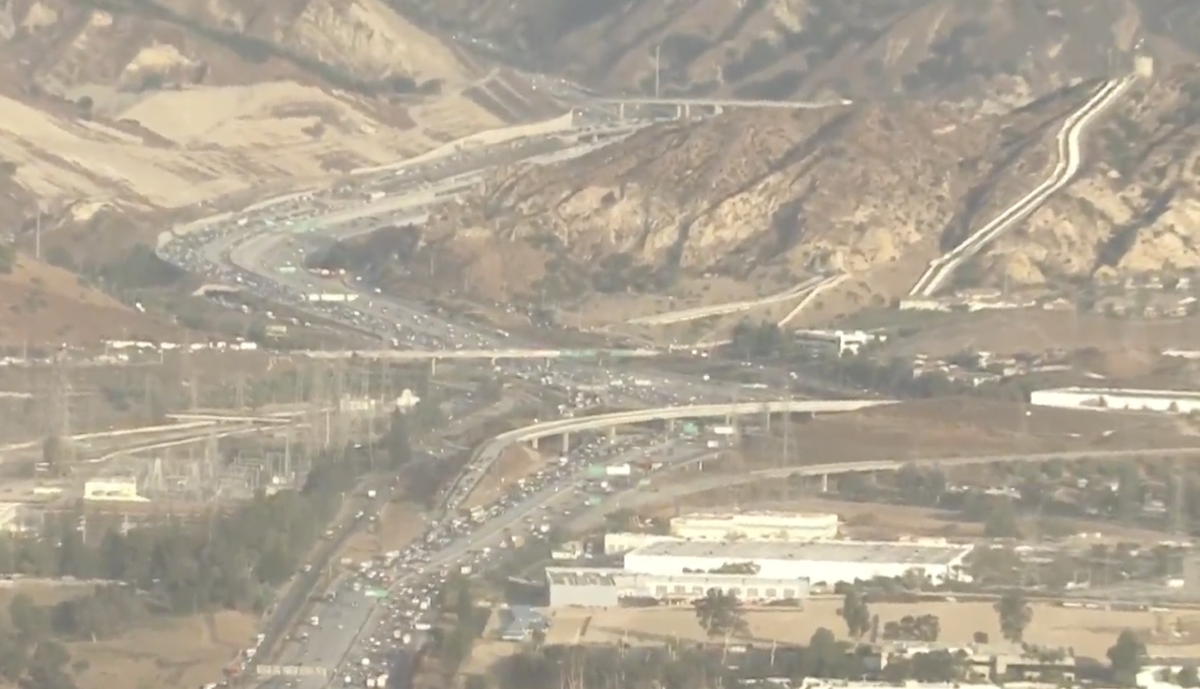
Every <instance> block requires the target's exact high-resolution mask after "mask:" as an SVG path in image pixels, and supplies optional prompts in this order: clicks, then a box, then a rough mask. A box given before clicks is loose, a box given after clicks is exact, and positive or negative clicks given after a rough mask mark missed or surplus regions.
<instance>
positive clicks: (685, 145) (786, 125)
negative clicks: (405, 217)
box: [425, 85, 1090, 303]
mask: <svg viewBox="0 0 1200 689" xmlns="http://www.w3.org/2000/svg"><path fill="white" fill-rule="evenodd" d="M1089 92H1090V88H1089V85H1081V86H1080V87H1077V88H1074V89H1069V90H1067V91H1064V92H1060V93H1056V94H1055V95H1053V96H1048V97H1045V98H1043V99H1041V100H1039V101H1037V102H1035V103H1033V104H1031V105H1029V106H1028V107H1026V108H1023V109H1021V110H1018V111H1014V112H1011V113H1009V114H1007V115H1003V116H981V117H977V118H974V119H963V118H962V116H961V115H960V114H959V113H958V111H957V110H956V109H954V108H951V107H939V106H938V105H936V104H932V103H928V102H915V101H913V102H907V103H895V104H888V105H863V106H853V107H849V108H836V109H835V108H831V109H826V110H807V111H806V110H801V111H794V112H782V111H774V112H762V111H759V112H739V113H728V114H725V115H722V116H719V117H717V118H714V119H712V120H710V121H705V122H702V123H698V124H688V123H670V124H663V125H658V126H654V127H651V128H649V129H646V130H643V131H641V132H640V133H638V134H636V135H634V136H633V137H631V138H630V139H628V140H626V141H624V142H621V143H619V144H615V145H613V146H611V147H608V148H604V149H600V150H598V151H596V152H593V153H591V154H589V155H587V156H584V157H582V158H579V159H577V160H574V161H569V162H566V163H561V164H557V165H553V166H547V167H542V168H530V169H514V170H502V171H499V172H498V173H497V174H496V175H495V176H494V177H493V178H492V179H490V180H489V182H488V183H487V184H485V185H484V186H483V187H482V188H480V189H479V190H477V192H476V193H474V194H473V195H472V196H471V197H470V198H468V199H466V200H465V201H463V202H462V203H461V204H459V205H458V206H454V207H449V208H447V209H446V210H444V211H443V212H442V213H440V214H439V216H438V217H436V218H434V219H433V221H432V222H431V224H430V227H429V228H428V229H427V230H426V231H425V245H426V246H427V247H435V248H436V247H440V248H443V249H445V253H446V254H448V255H452V256H454V257H455V259H454V260H455V261H456V262H457V263H458V264H460V266H461V267H462V268H464V269H466V270H467V271H468V273H469V274H470V276H471V279H470V281H469V283H470V284H471V285H472V286H474V287H475V288H477V289H478V290H479V291H480V292H481V293H487V294H489V295H495V294H504V293H506V292H507V293H515V294H539V293H545V294H551V295H575V296H582V295H584V294H587V293H589V292H595V291H599V292H607V293H624V292H671V291H672V290H674V289H676V288H677V287H678V286H679V285H680V284H682V283H683V282H684V281H686V280H687V279H688V278H705V277H708V278H710V280H709V281H710V282H713V281H714V280H715V276H724V277H725V278H729V279H732V280H734V281H737V282H740V283H743V284H753V285H755V286H756V288H757V290H758V291H759V292H764V291H768V288H782V287H784V286H786V285H791V284H795V283H796V282H798V281H799V280H800V279H801V278H802V277H803V276H805V275H812V274H813V273H815V272H819V271H829V270H843V271H849V272H853V273H854V274H856V276H858V280H859V281H860V283H861V284H860V286H859V288H858V291H859V292H862V293H868V292H869V293H870V294H872V295H873V296H874V298H875V299H876V300H877V301H878V300H883V301H884V302H886V301H887V300H889V299H891V298H893V297H895V296H898V295H900V294H902V293H903V290H905V289H907V287H908V286H910V285H911V284H912V282H913V281H914V280H915V279H916V277H917V275H918V274H919V273H920V271H921V270H922V268H923V267H924V265H925V264H926V263H927V262H928V260H929V259H930V258H932V257H933V256H935V255H937V254H938V252H939V245H940V246H950V245H952V244H955V243H957V240H958V239H960V238H961V237H962V236H964V234H963V233H964V232H966V231H967V230H968V229H971V228H974V227H978V225H979V224H981V223H982V222H983V221H985V220H987V219H990V217H991V215H992V214H993V213H994V212H995V211H996V210H997V209H999V208H1001V207H1004V206H1006V205H1007V204H1008V203H1011V201H1012V199H1014V198H1016V197H1017V196H1018V195H1019V194H1020V193H1023V192H1025V191H1028V189H1029V188H1032V186H1033V185H1035V184H1036V183H1037V182H1038V181H1040V179H1041V177H1042V176H1043V175H1044V174H1045V173H1046V172H1047V171H1048V169H1049V168H1050V166H1052V165H1053V159H1052V157H1051V152H1050V150H1049V147H1048V145H1047V144H1048V143H1049V142H1050V141H1051V140H1052V139H1053V136H1054V133H1055V132H1056V131H1057V129H1058V126H1059V124H1060V122H1061V118H1062V117H1063V116H1064V115H1065V114H1066V113H1068V112H1069V111H1070V110H1072V109H1073V108H1074V107H1077V106H1078V104H1079V103H1080V102H1081V100H1080V99H1081V98H1083V97H1084V95H1085V94H1086V93H1089ZM712 296H714V297H715V296H716V295H712ZM863 303H865V302H863Z"/></svg>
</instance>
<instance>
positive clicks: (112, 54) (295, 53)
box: [0, 0, 561, 209]
mask: <svg viewBox="0 0 1200 689" xmlns="http://www.w3.org/2000/svg"><path fill="white" fill-rule="evenodd" d="M0 65H2V66H0V142H2V143H0V166H2V170H3V172H4V173H5V174H4V175H3V177H4V178H5V179H6V180H7V182H8V183H9V184H10V185H12V186H13V187H14V188H15V189H18V190H23V191H25V192H28V193H29V194H30V195H32V196H36V197H39V198H41V199H42V202H43V206H44V207H49V208H55V207H57V206H58V205H61V204H63V203H67V202H74V201H76V200H78V199H80V198H87V199H95V200H102V201H118V200H119V201H121V202H122V203H123V204H124V205H125V206H126V207H128V208H132V209H140V208H150V207H177V206H184V205H188V204H191V203H195V202H197V201H201V200H204V199H209V198H212V197H214V196H217V195H220V194H223V193H226V192H229V191H232V190H235V189H241V188H246V187H248V186H251V185H260V184H264V183H271V182H284V183H289V182H292V181H295V180H311V179H313V178H318V177H323V176H329V175H332V174H336V173H340V172H345V171H347V170H350V169H353V168H356V167H361V166H366V165H371V164H378V163H383V162H391V161H394V160H397V159H400V158H402V157H405V156H408V155H412V154H414V153H417V152H421V151H424V150H427V149H428V148H431V147H433V146H436V145H438V144H440V143H444V142H446V141H448V140H452V139H455V138H458V137H460V136H463V135H465V134H469V133H472V132H476V131H479V130H482V129H487V128H490V127H495V126H499V125H501V124H504V123H505V121H506V120H516V119H525V118H527V117H535V116H539V115H543V114H549V113H552V112H553V113H557V112H558V111H560V110H561V106H560V105H558V104H556V103H553V102H550V101H549V100H548V99H545V98H542V99H541V100H540V101H539V100H538V99H537V98H534V99H525V100H523V99H522V97H521V95H520V94H517V95H515V96H514V95H513V94H512V91H513V90H514V89H515V90H517V91H520V87H521V82H522V80H521V79H519V78H515V77H514V75H513V73H512V72H511V71H508V70H500V69H491V68H487V67H486V66H482V65H479V64H476V63H475V62H474V61H473V60H471V59H469V58H467V57H465V56H463V55H462V54H460V52H459V51H457V50H456V49H455V48H454V47H453V46H452V45H450V44H449V43H447V42H445V41H443V40H442V39H440V38H438V37H435V36H433V35H431V34H429V33H427V32H425V31H423V30H421V29H420V28H418V27H416V26H415V25H413V24H412V23H411V22H409V21H407V20H406V19H404V17H403V16H401V15H400V14H398V13H396V12H395V11H393V10H392V9H390V8H389V7H388V6H387V5H385V4H384V3H382V2H380V1H379V0H348V1H345V2H342V1H339V2H333V1H332V0H288V1H286V2H268V1H267V0H244V1H239V2H232V1H231V0H213V1H204V2H201V1H200V0H9V2H7V3H5V4H4V8H3V11H0ZM525 81H528V80H525ZM495 89H498V90H500V91H501V92H502V93H503V94H504V95H505V97H506V98H507V100H506V101H505V102H506V103H508V104H509V105H510V107H508V108H507V109H502V108H497V107H495V104H494V102H495V101H496V100H497V98H495V97H490V96H489V94H490V93H491V91H492V90H495ZM528 90H529V89H528V87H526V91H528ZM514 102H515V103H517V105H512V103H514ZM522 106H524V109H523V108H522ZM14 193H16V192H14Z"/></svg>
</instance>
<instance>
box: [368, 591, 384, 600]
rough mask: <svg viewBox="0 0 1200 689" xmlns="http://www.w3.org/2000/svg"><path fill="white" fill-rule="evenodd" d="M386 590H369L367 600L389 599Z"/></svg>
mask: <svg viewBox="0 0 1200 689" xmlns="http://www.w3.org/2000/svg"><path fill="white" fill-rule="evenodd" d="M387 597H388V592H387V590H386V589H367V598H387Z"/></svg>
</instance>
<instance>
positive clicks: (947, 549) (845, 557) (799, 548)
mask: <svg viewBox="0 0 1200 689" xmlns="http://www.w3.org/2000/svg"><path fill="white" fill-rule="evenodd" d="M971 549H972V546H968V545H954V544H945V545H935V544H927V543H890V542H888V543H872V542H866V541H812V542H808V543H791V542H769V543H762V542H754V541H714V542H708V543H706V542H702V541H675V542H666V543H652V544H650V545H646V546H642V547H641V548H637V549H636V550H633V551H631V552H629V553H627V554H626V557H629V556H630V555H634V556H643V555H650V556H669V557H696V558H700V557H703V558H722V559H725V560H729V561H731V562H738V561H746V562H749V561H754V560H789V561H795V562H863V563H876V564H887V563H899V564H911V565H949V564H953V563H954V562H956V561H957V560H958V559H959V558H961V557H963V556H964V555H966V554H967V553H969V552H971Z"/></svg>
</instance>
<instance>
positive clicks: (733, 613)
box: [692, 588, 746, 638]
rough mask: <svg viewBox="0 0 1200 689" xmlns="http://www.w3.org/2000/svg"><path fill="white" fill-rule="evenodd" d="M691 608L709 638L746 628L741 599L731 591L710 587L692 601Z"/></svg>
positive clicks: (736, 632)
mask: <svg viewBox="0 0 1200 689" xmlns="http://www.w3.org/2000/svg"><path fill="white" fill-rule="evenodd" d="M692 608H693V609H694V610H695V611H696V621H697V622H699V623H700V627H701V628H702V629H703V630H704V633H705V634H707V635H708V636H709V637H710V638H711V637H717V636H726V635H729V634H738V633H742V632H744V631H745V630H746V620H745V619H744V618H743V617H742V604H741V601H739V600H738V597H737V596H735V595H734V594H732V593H726V592H724V591H722V590H721V589H718V588H711V589H709V590H708V591H707V592H706V593H705V594H704V597H703V598H697V599H696V600H695V601H693V602H692Z"/></svg>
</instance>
